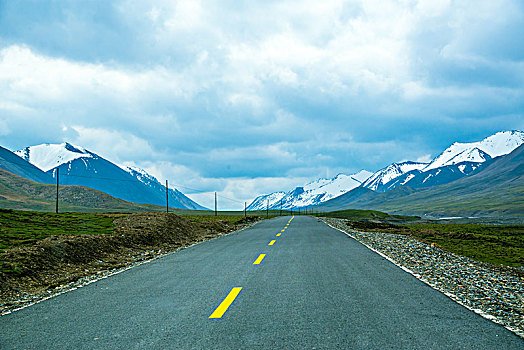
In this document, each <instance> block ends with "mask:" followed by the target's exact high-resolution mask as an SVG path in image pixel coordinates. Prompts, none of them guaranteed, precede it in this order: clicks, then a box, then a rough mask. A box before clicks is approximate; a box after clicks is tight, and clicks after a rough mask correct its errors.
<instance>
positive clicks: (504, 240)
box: [402, 224, 524, 267]
mask: <svg viewBox="0 0 524 350" xmlns="http://www.w3.org/2000/svg"><path fill="white" fill-rule="evenodd" d="M402 229H403V230H405V233H406V234H409V235H412V236H414V237H417V238H419V239H421V240H422V241H424V242H427V243H435V244H437V245H438V246H440V247H442V248H444V249H446V250H448V251H451V252H453V253H456V254H459V255H463V256H467V257H470V258H472V259H475V260H478V261H484V262H488V263H491V264H497V265H507V266H513V267H518V266H522V265H524V225H477V224H415V225H409V226H403V227H402Z"/></svg>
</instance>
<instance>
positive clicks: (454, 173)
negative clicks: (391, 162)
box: [383, 162, 484, 191]
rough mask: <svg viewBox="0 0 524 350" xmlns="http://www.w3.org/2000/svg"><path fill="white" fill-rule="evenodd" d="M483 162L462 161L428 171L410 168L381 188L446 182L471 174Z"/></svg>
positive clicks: (387, 188)
mask: <svg viewBox="0 0 524 350" xmlns="http://www.w3.org/2000/svg"><path fill="white" fill-rule="evenodd" d="M483 164H484V163H475V162H462V163H458V164H453V165H447V166H443V167H440V168H435V169H431V170H428V171H424V172H423V171H420V170H412V171H410V172H407V173H405V174H404V175H401V176H399V177H397V178H395V179H393V180H391V181H390V182H388V183H386V184H385V185H384V186H383V188H385V189H386V191H389V190H392V189H394V188H396V187H398V186H409V187H411V188H424V187H432V186H438V185H443V184H447V183H450V182H453V181H456V180H458V179H461V178H463V177H465V176H468V175H470V174H472V173H473V172H474V171H475V170H476V169H478V168H479V167H482V165H483Z"/></svg>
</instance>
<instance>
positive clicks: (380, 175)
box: [362, 161, 428, 191]
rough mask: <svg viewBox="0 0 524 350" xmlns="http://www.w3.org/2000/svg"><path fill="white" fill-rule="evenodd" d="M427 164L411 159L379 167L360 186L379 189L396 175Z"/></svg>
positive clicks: (374, 189) (418, 168) (421, 167)
mask: <svg viewBox="0 0 524 350" xmlns="http://www.w3.org/2000/svg"><path fill="white" fill-rule="evenodd" d="M427 165H428V163H419V162H411V161H407V162H401V163H393V164H391V165H388V166H387V167H385V168H382V169H380V170H379V171H377V172H376V173H374V174H373V175H372V176H370V177H369V178H368V179H367V180H366V181H364V182H363V183H362V187H365V188H369V189H371V190H373V191H381V190H383V189H382V187H383V186H384V185H385V184H387V183H388V182H390V181H391V180H393V179H396V178H397V177H399V176H402V175H404V174H405V173H408V172H410V171H413V170H420V169H423V168H425V167H426V166H427Z"/></svg>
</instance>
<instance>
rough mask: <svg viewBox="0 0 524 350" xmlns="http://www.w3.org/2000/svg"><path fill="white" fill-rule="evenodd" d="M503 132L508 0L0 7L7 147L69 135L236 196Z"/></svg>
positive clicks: (513, 43) (519, 95) (516, 118)
mask: <svg viewBox="0 0 524 350" xmlns="http://www.w3.org/2000/svg"><path fill="white" fill-rule="evenodd" d="M509 129H520V130H523V129H524V2H523V1H521V0H515V1H511V0H500V1H493V0H475V1H471V0H463V1H462V0H459V1H451V0H450V1H446V0H421V1H416V0H397V1H384V0H380V1H379V0H350V1H341V0H323V1H309V0H298V1H271V0H266V1H242V2H239V1H229V0H220V1H198V0H192V1H174V0H165V1H125V0H123V1H102V0H101V1H82V2H79V1H74V0H72V1H65V0H60V1H23V0H22V1H10V0H0V145H1V146H4V147H6V148H9V149H11V150H17V149H19V148H22V147H25V146H28V145H35V144H40V143H45V142H47V143H58V142H63V141H69V142H71V143H73V144H77V145H80V146H83V147H86V148H88V149H90V150H91V151H93V152H95V153H97V154H99V155H101V156H103V157H105V158H107V159H109V160H112V161H114V162H117V163H122V164H128V165H136V166H139V167H142V168H145V169H146V170H148V171H150V172H151V173H152V174H154V175H156V176H157V177H158V178H159V179H160V180H161V181H163V179H169V180H170V182H171V183H174V184H178V185H180V186H185V187H189V188H194V189H201V190H204V191H218V192H219V193H220V194H222V195H223V196H226V197H229V198H232V199H235V200H237V201H240V202H243V201H248V202H249V201H250V200H251V199H253V198H254V197H255V196H257V195H259V194H262V193H267V192H272V191H276V190H288V189H291V188H292V187H294V186H297V185H301V184H304V183H305V182H307V181H309V180H313V179H316V178H318V177H326V176H328V177H331V176H335V175H336V174H337V173H339V172H345V173H351V172H356V171H358V170H360V169H367V170H369V171H376V170H378V169H379V168H382V167H384V166H386V165H388V164H389V163H391V162H394V161H401V160H429V159H431V158H432V157H434V156H436V155H437V154H438V153H439V152H440V151H442V150H443V149H444V148H445V147H447V146H448V145H449V144H451V143H452V142H454V141H463V142H467V141H477V140H480V139H482V138H484V137H486V136H488V135H490V134H493V133H495V132H497V131H500V130H509ZM179 189H180V190H182V192H184V193H187V194H189V196H190V197H191V198H193V199H195V200H197V201H198V202H200V203H201V204H203V205H207V206H211V205H212V202H213V197H212V195H210V194H209V193H207V194H206V193H201V194H198V193H193V194H192V192H193V191H191V190H188V189H187V188H183V187H179ZM239 205H240V204H239V203H237V202H229V203H224V206H227V207H230V208H235V207H236V206H239ZM240 206H241V205H240Z"/></svg>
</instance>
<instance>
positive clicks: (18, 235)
mask: <svg viewBox="0 0 524 350" xmlns="http://www.w3.org/2000/svg"><path fill="white" fill-rule="evenodd" d="M114 220H115V215H109V214H80V213H61V214H52V213H39V212H25V211H17V210H8V209H0V271H2V272H11V271H13V270H14V269H15V267H13V266H11V264H9V262H7V261H3V259H2V255H3V253H5V252H6V251H7V250H8V249H10V248H13V247H22V246H30V245H33V244H35V243H36V242H38V241H41V240H43V239H45V238H47V237H50V236H52V235H82V234H111V233H112V232H113V227H114V225H113V221H114Z"/></svg>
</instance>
